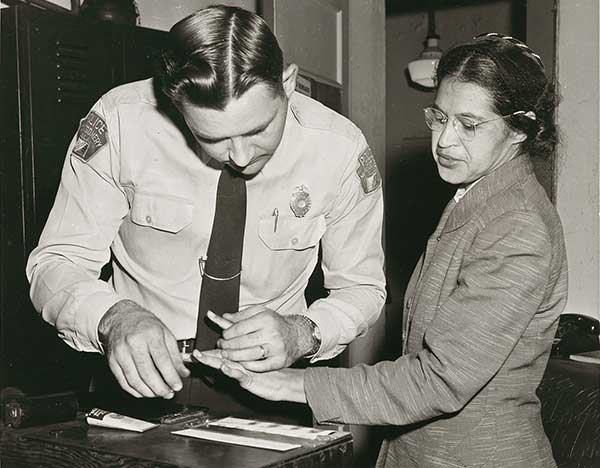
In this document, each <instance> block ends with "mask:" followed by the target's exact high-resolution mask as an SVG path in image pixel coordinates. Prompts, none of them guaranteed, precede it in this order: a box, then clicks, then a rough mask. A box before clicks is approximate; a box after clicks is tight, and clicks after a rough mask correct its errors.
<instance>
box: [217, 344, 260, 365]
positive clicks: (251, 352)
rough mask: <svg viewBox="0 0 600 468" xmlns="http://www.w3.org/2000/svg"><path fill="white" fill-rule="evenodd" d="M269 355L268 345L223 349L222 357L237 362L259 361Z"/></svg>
mask: <svg viewBox="0 0 600 468" xmlns="http://www.w3.org/2000/svg"><path fill="white" fill-rule="evenodd" d="M267 355H268V351H267V347H266V346H264V345H263V346H251V347H249V348H243V349H227V350H225V349H224V350H223V351H221V357H222V358H224V359H229V360H231V361H236V362H246V361H258V360H259V359H265V358H266V357H267Z"/></svg>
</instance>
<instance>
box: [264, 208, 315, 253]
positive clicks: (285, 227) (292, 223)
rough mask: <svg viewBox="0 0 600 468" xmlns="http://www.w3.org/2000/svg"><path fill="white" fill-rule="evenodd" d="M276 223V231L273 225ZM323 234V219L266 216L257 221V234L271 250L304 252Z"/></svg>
mask: <svg viewBox="0 0 600 468" xmlns="http://www.w3.org/2000/svg"><path fill="white" fill-rule="evenodd" d="M276 223H277V229H275V225H276ZM324 232H325V217H324V216H318V217H315V218H296V217H295V216H279V218H278V219H277V220H276V219H275V217H274V216H266V217H264V218H262V219H261V220H260V221H259V225H258V234H259V236H260V238H261V239H262V241H263V242H264V243H265V244H266V246H267V247H269V248H270V249H271V250H290V249H291V250H304V249H308V248H310V247H314V246H315V245H317V244H318V243H319V240H320V239H321V237H322V236H323V233H324Z"/></svg>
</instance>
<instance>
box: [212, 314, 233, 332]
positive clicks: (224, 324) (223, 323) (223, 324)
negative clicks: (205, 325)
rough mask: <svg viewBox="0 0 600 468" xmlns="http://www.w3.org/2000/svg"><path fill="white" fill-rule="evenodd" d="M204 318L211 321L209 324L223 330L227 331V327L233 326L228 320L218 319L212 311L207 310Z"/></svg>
mask: <svg viewBox="0 0 600 468" xmlns="http://www.w3.org/2000/svg"><path fill="white" fill-rule="evenodd" d="M206 316H207V317H208V318H209V319H210V320H211V322H214V323H216V324H217V325H218V326H219V327H221V328H222V329H223V330H227V329H228V328H229V327H231V325H233V322H230V321H229V320H226V319H224V318H223V317H219V316H218V315H217V314H215V313H214V312H213V311H212V310H209V311H208V312H207V313H206Z"/></svg>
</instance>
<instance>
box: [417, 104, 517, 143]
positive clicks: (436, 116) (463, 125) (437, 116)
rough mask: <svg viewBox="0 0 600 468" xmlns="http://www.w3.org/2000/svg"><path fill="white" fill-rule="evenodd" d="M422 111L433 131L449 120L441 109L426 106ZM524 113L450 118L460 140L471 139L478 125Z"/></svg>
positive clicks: (441, 129)
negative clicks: (482, 118) (473, 118)
mask: <svg viewBox="0 0 600 468" xmlns="http://www.w3.org/2000/svg"><path fill="white" fill-rule="evenodd" d="M423 112H424V113H425V123H426V124H427V126H428V127H429V128H430V129H431V130H433V131H434V132H441V131H443V130H444V128H445V127H446V124H447V123H448V120H449V119H448V116H447V115H446V114H444V113H443V112H442V111H441V110H439V109H436V108H435V107H426V108H425V109H423ZM524 114H525V111H516V112H513V113H511V114H506V115H501V116H499V117H495V118H493V119H488V120H484V121H482V122H473V121H472V120H471V119H469V118H467V117H460V116H458V117H457V116H454V117H453V118H452V126H453V127H454V131H455V132H456V134H457V135H458V137H459V138H460V139H461V140H464V141H471V140H473V139H474V138H475V137H476V136H477V127H479V126H480V125H483V124H486V123H488V122H494V121H495V120H501V119H506V118H508V117H512V116H514V115H524Z"/></svg>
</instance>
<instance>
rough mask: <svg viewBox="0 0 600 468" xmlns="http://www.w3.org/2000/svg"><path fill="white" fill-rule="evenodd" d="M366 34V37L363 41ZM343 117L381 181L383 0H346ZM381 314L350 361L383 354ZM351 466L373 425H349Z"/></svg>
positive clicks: (371, 449)
mask: <svg viewBox="0 0 600 468" xmlns="http://www.w3.org/2000/svg"><path fill="white" fill-rule="evenodd" d="M365 38H368V40H365ZM347 47H348V60H347V87H345V89H346V92H347V95H348V96H347V97H348V99H347V106H348V108H347V109H348V117H349V118H350V119H351V120H352V121H353V122H354V123H356V125H358V127H359V128H360V129H361V130H362V131H363V133H364V135H365V137H366V139H367V141H368V142H369V145H370V146H371V149H372V150H373V154H374V155H375V159H376V160H377V166H378V167H379V171H380V172H381V176H382V178H383V180H385V164H386V161H385V148H386V137H385V132H386V125H385V120H386V111H385V103H386V95H385V92H386V88H385V74H386V73H385V70H386V64H385V61H386V55H385V47H386V19H385V4H384V2H383V1H382V0H361V1H355V0H348V44H347ZM385 318H386V314H384V313H382V315H381V317H380V319H379V320H378V321H377V323H376V324H375V325H374V326H373V327H372V328H371V329H370V330H369V333H367V335H366V336H364V337H361V338H358V339H357V340H355V341H354V342H353V343H352V344H351V345H350V347H349V362H350V364H356V363H359V362H366V363H375V362H377V361H380V360H382V358H383V345H384V343H385V328H386V320H385ZM352 436H353V437H354V443H355V463H356V466H370V465H371V464H374V461H375V457H376V454H377V453H378V452H379V446H380V437H378V435H377V429H376V428H368V427H365V426H353V427H352Z"/></svg>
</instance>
